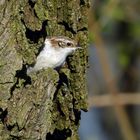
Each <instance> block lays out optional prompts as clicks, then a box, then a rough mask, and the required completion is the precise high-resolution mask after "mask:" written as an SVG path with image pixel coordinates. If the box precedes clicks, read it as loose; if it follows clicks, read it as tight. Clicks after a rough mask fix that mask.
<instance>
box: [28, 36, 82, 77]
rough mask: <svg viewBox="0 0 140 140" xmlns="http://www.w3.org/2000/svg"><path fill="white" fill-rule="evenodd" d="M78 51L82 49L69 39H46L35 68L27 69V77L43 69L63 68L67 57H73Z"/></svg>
mask: <svg viewBox="0 0 140 140" xmlns="http://www.w3.org/2000/svg"><path fill="white" fill-rule="evenodd" d="M77 49H81V47H78V46H77V43H76V42H75V41H74V40H73V39H71V38H69V37H66V36H52V37H46V39H45V41H44V44H43V49H42V50H41V51H40V53H39V54H38V56H37V58H36V62H35V64H34V66H29V67H28V68H27V75H28V74H30V73H32V72H37V71H39V70H42V69H47V68H53V69H55V68H57V67H61V66H63V64H64V63H65V61H66V58H67V56H69V55H71V54H72V53H73V52H75V50H77Z"/></svg>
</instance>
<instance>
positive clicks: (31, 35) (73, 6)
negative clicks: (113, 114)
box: [0, 0, 89, 140]
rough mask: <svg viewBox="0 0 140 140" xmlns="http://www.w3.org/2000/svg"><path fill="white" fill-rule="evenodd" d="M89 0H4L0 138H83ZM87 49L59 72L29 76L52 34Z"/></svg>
mask: <svg viewBox="0 0 140 140" xmlns="http://www.w3.org/2000/svg"><path fill="white" fill-rule="evenodd" d="M88 8H89V1H88V0H0V140H11V139H14V140H16V139H20V140H24V139H26V140H45V139H47V140H53V139H54V140H55V139H56V140H77V139H78V133H77V132H78V126H79V120H80V110H81V109H83V110H86V101H85V100H86V93H87V91H86V85H85V83H86V82H85V70H86V65H87V49H86V47H87V11H88ZM54 35H55V36H57V35H65V36H69V37H71V38H73V39H75V40H76V41H78V42H79V44H80V46H81V47H83V50H80V51H79V52H78V51H77V52H76V53H75V54H74V55H73V56H71V57H68V59H67V66H66V67H65V68H62V69H61V70H60V71H59V72H57V71H55V70H53V69H51V68H49V69H47V70H42V71H40V72H38V73H35V74H31V75H30V76H27V75H26V65H27V64H32V63H33V62H34V61H35V58H36V55H37V53H38V50H39V48H40V47H41V45H42V43H43V41H44V39H45V37H46V36H54Z"/></svg>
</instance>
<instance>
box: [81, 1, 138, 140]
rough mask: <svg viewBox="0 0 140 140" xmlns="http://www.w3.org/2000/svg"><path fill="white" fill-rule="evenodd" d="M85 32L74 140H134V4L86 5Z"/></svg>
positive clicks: (135, 114)
mask: <svg viewBox="0 0 140 140" xmlns="http://www.w3.org/2000/svg"><path fill="white" fill-rule="evenodd" d="M89 32H90V33H89V48H88V50H89V68H88V72H87V82H88V90H89V107H90V109H89V112H88V113H84V112H82V119H81V126H80V129H79V134H80V140H140V0H123V1H121V0H92V7H91V10H90V11H89ZM117 95H119V96H120V97H121V98H117V97H118V96H117ZM110 96H113V98H110ZM122 96H123V98H122ZM101 97H103V98H102V99H101ZM92 99H93V100H92ZM95 99H98V100H95ZM108 99H109V100H108ZM120 99H121V100H120ZM111 101H112V102H111Z"/></svg>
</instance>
